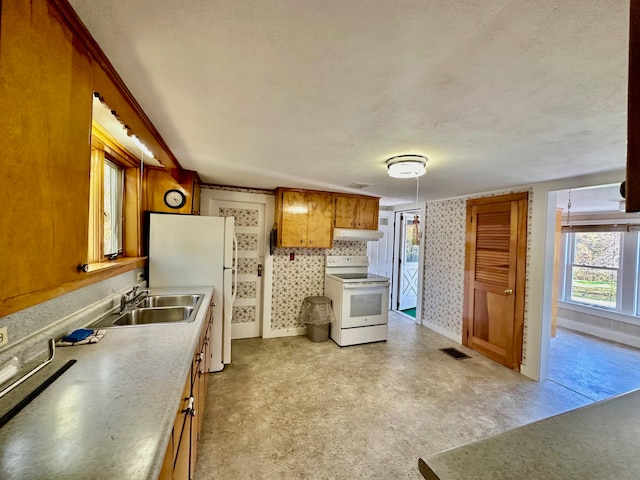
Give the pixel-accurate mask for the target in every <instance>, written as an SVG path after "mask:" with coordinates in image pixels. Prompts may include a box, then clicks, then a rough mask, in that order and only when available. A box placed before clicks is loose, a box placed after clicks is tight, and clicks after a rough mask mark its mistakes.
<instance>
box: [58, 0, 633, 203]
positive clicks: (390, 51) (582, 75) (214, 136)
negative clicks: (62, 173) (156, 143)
mask: <svg viewBox="0 0 640 480" xmlns="http://www.w3.org/2000/svg"><path fill="white" fill-rule="evenodd" d="M70 3H71V4H72V5H73V7H74V8H75V9H76V11H77V12H78V14H79V16H80V17H81V18H82V20H83V21H84V23H85V24H86V25H87V27H88V28H89V30H90V31H91V33H92V34H93V35H94V37H95V38H96V40H97V41H98V43H99V44H100V45H101V46H102V48H103V50H104V51H105V53H106V54H107V56H108V57H109V59H110V60H111V62H112V63H113V65H114V66H115V68H116V70H117V71H118V72H119V73H120V75H121V76H122V78H123V79H124V81H125V83H126V84H127V85H128V87H129V89H130V90H131V92H132V93H133V95H134V96H135V97H136V99H137V100H138V101H139V103H140V104H141V105H142V107H143V109H144V110H145V112H146V113H147V115H148V116H149V118H150V119H151V120H152V122H153V123H154V124H155V126H156V127H157V129H158V130H159V131H160V133H161V134H162V136H163V137H164V139H165V140H166V142H167V144H168V145H169V146H170V148H171V149H172V151H173V152H174V154H175V155H176V157H177V158H178V160H179V161H180V163H181V164H182V166H183V167H184V168H187V169H191V170H197V171H198V172H199V173H200V176H201V178H202V179H203V181H204V182H206V183H217V184H227V185H239V186H247V187H258V188H274V187H277V186H289V187H303V188H315V189H329V190H342V191H348V189H347V188H346V187H348V186H353V184H354V183H355V182H364V183H371V184H373V185H372V186H370V187H367V188H366V189H364V190H362V191H363V192H367V193H370V194H375V195H379V196H383V197H385V201H384V203H386V204H392V203H394V202H396V203H397V202H398V201H401V200H404V201H411V200H412V199H413V198H414V195H415V182H414V181H413V180H411V179H409V180H398V179H392V178H389V177H388V176H387V175H386V168H385V159H386V158H388V157H390V156H393V155H398V154H405V153H419V154H423V155H426V156H428V157H429V158H430V161H429V163H428V164H427V175H426V176H425V177H422V179H421V181H420V197H421V199H423V200H424V199H437V198H444V197H451V196H457V195H463V194H468V193H476V192H482V191H489V190H495V189H499V188H503V187H509V186H515V185H522V184H528V183H531V182H538V181H544V180H550V179H557V178H564V177H570V176H576V175H583V174H588V173H596V172H601V171H607V170H613V169H619V168H623V167H624V165H625V155H626V101H627V99H626V85H627V54H628V48H627V43H628V21H629V12H628V11H629V3H628V1H624V0H622V1H621V0H564V1H550V0H540V1H530V0H527V1H507V0H467V1H452V0H430V1H426V0H413V1H411V0H396V1H393V2H391V1H387V0H369V1H366V0H361V1H358V0H350V1H344V0H298V1H293V0H288V1H286V0H246V1H237V0H190V1H188V2H184V1H178V0H128V1H126V2H113V1H107V0H101V1H97V0H70Z"/></svg>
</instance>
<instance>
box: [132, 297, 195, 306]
mask: <svg viewBox="0 0 640 480" xmlns="http://www.w3.org/2000/svg"><path fill="white" fill-rule="evenodd" d="M202 297H203V296H202V295H150V296H148V297H147V298H145V299H144V300H142V301H141V302H140V303H138V304H137V305H136V307H137V308H153V307H189V306H193V305H195V304H197V303H198V302H199V301H200V300H202Z"/></svg>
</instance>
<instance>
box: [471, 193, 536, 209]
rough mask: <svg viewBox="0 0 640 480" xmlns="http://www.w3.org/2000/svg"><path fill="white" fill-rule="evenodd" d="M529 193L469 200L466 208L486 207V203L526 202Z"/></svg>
mask: <svg viewBox="0 0 640 480" xmlns="http://www.w3.org/2000/svg"><path fill="white" fill-rule="evenodd" d="M528 199H529V192H516V193H507V194H505V195H494V196H492V197H480V198H470V199H469V200H467V208H469V207H473V206H474V205H486V204H488V203H498V202H513V201H515V200H528Z"/></svg>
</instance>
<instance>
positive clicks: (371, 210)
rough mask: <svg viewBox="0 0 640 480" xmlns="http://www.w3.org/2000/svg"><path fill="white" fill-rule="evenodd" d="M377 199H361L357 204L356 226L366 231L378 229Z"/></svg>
mask: <svg viewBox="0 0 640 480" xmlns="http://www.w3.org/2000/svg"><path fill="white" fill-rule="evenodd" d="M379 201H380V200H379V199H377V198H359V199H358V201H357V203H356V226H355V228H363V229H366V230H377V229H378V202H379Z"/></svg>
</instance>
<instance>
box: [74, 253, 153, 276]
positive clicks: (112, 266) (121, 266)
mask: <svg viewBox="0 0 640 480" xmlns="http://www.w3.org/2000/svg"><path fill="white" fill-rule="evenodd" d="M146 262H147V257H122V258H117V259H115V260H109V261H106V262H96V263H90V264H89V269H88V270H87V272H86V273H87V274H89V275H96V274H98V273H99V272H104V271H109V273H110V274H111V273H112V270H118V271H120V270H121V271H122V272H126V271H128V270H133V269H134V268H138V267H144V266H145V264H146Z"/></svg>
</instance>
